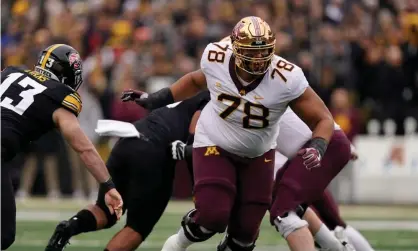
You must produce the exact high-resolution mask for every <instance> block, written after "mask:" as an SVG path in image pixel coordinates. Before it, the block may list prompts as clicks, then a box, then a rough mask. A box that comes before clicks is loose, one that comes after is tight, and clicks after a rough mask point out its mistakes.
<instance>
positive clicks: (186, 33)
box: [1, 0, 418, 251]
mask: <svg viewBox="0 0 418 251" xmlns="http://www.w3.org/2000/svg"><path fill="white" fill-rule="evenodd" d="M247 15H257V16H260V17H261V18H263V19H265V20H266V21H267V22H268V23H269V24H270V25H271V27H272V29H273V30H274V31H275V32H276V38H277V44H276V52H277V54H279V55H281V56H283V57H285V58H287V59H289V60H290V61H293V62H295V63H296V64H298V65H299V66H301V67H302V69H303V70H304V73H305V75H306V77H307V79H308V80H309V83H310V85H311V86H312V87H313V88H314V89H315V91H316V92H317V93H318V94H319V95H320V96H321V97H322V99H323V100H324V101H325V102H326V104H327V105H328V107H329V108H330V110H331V112H332V113H333V115H334V118H335V120H336V121H337V123H339V124H340V125H341V127H342V129H343V130H344V131H345V132H346V134H347V135H348V136H349V138H350V139H351V140H352V141H353V142H354V144H355V145H356V146H357V148H358V150H359V154H360V160H359V161H358V163H357V164H355V166H350V167H347V168H346V169H345V170H344V172H343V173H342V174H341V175H340V176H339V177H338V178H337V179H336V181H335V182H333V184H332V185H331V188H332V190H333V192H334V194H335V195H336V197H337V199H338V200H339V201H340V202H342V203H344V205H342V206H341V209H342V214H343V215H344V216H345V217H346V218H348V219H349V223H350V222H351V223H353V225H355V226H358V227H359V228H360V229H362V230H363V231H364V233H365V235H366V236H367V237H369V239H370V241H371V242H372V244H373V245H374V246H375V247H376V248H377V249H379V250H418V213H417V212H418V209H417V205H418V185H417V184H418V182H417V180H418V159H417V158H418V152H417V151H418V139H417V133H418V130H417V120H418V1H416V0H276V1H267V0H264V1H263V0H257V1H254V0H239V1H238V0H235V1H233V0H206V1H205V0H154V1H151V0H125V1H123V0H16V1H12V0H8V1H7V0H5V1H2V2H1V26H2V27H1V28H2V29H1V65H2V68H4V67H6V66H8V65H21V66H24V67H33V65H34V63H35V62H36V58H37V56H38V52H39V51H40V50H42V49H43V48H45V47H46V46H48V45H49V44H52V43H67V44H70V45H71V46H73V47H74V48H76V49H77V50H78V51H79V52H80V54H81V56H82V57H83V60H84V86H83V87H82V88H81V90H80V95H81V97H82V99H83V111H82V113H81V115H80V123H81V124H82V127H83V128H84V130H85V131H86V133H87V134H88V136H89V137H90V139H91V140H92V141H93V142H94V143H95V144H96V146H97V148H98V149H99V151H100V153H101V155H102V157H103V158H104V159H106V158H107V155H108V153H109V149H110V148H111V145H112V143H113V142H114V140H113V139H108V138H99V137H98V136H97V135H95V133H94V128H95V125H96V121H97V120H98V119H103V118H104V119H117V120H122V121H134V120H137V119H139V118H141V117H143V116H144V115H145V114H146V111H144V110H143V109H141V108H140V107H138V106H136V105H135V104H131V103H122V102H120V100H119V96H120V93H121V91H122V90H124V89H128V88H140V89H143V90H146V91H148V92H153V91H156V90H158V89H160V88H162V87H165V86H168V85H170V84H171V83H173V82H174V81H175V80H176V79H177V78H178V77H180V76H182V75H183V74H185V73H187V72H190V71H192V70H195V69H197V68H198V67H199V59H200V54H201V52H202V51H203V49H204V47H205V46H206V44H207V43H209V42H212V41H217V40H219V39H220V38H222V37H224V36H226V35H229V33H230V31H231V29H232V27H233V26H234V25H235V23H236V22H237V21H238V20H239V19H240V18H241V17H244V16H247ZM350 165H351V164H350ZM11 166H12V168H13V169H14V176H15V179H14V181H15V187H16V190H17V197H18V211H19V212H18V237H17V242H16V244H15V246H14V248H12V249H11V250H16V251H17V250H42V246H44V245H45V243H46V241H47V239H48V238H49V235H50V234H51V233H52V230H53V228H54V226H55V223H56V222H57V221H58V220H60V219H63V218H66V217H68V216H70V215H71V213H72V212H75V211H76V210H77V209H78V208H80V207H82V206H83V205H84V204H85V203H86V200H89V199H92V198H94V197H95V193H96V184H95V183H94V182H92V181H91V177H89V175H87V174H86V173H85V172H84V171H83V168H82V167H81V164H80V162H79V159H78V158H77V156H75V155H74V153H73V152H72V151H71V150H70V149H68V148H67V146H66V145H65V143H64V142H63V141H62V139H61V137H60V136H59V134H58V133H56V132H52V133H50V134H48V135H46V136H45V137H43V138H42V139H40V140H39V141H37V142H34V144H33V145H32V146H31V147H30V148H28V149H27V151H26V152H25V153H24V154H22V155H21V156H18V157H17V158H16V159H15V160H14V163H12V164H11ZM33 196H36V197H35V198H34V197H33ZM189 198H190V179H189V177H188V173H187V171H186V169H185V167H184V165H179V166H178V168H177V174H176V182H175V194H174V195H173V203H171V204H170V206H169V208H168V210H167V214H166V215H165V216H164V217H163V219H162V220H161V221H160V223H159V225H158V226H157V228H156V231H155V232H154V234H152V235H151V237H150V239H149V241H148V242H147V243H145V246H144V248H143V249H144V250H159V249H158V248H159V247H161V245H162V242H163V240H164V239H165V238H166V237H167V236H168V235H169V234H171V233H173V232H174V231H176V229H177V226H178V224H179V221H180V217H181V215H182V213H183V212H185V211H186V210H187V209H188V208H190V207H191V206H192V205H191V203H190V201H189ZM179 199H183V200H184V201H178V200H179ZM175 200H177V201H175ZM370 204H373V206H370ZM113 232H114V230H110V231H105V232H103V233H102V232H100V233H99V234H91V235H85V236H83V237H80V238H78V239H76V241H74V242H73V245H72V246H70V248H68V250H82V251H83V250H98V249H100V248H99V247H103V246H104V245H105V243H106V240H107V239H108V237H110V235H111V234H112V233H113ZM218 239H219V238H215V240H213V241H212V242H210V243H209V244H206V246H198V245H197V248H200V249H201V250H214V245H213V244H214V243H215V242H216V241H217V240H218ZM280 239H281V238H279V237H278V234H277V233H275V232H274V229H273V228H271V227H269V226H268V224H267V223H266V224H265V225H264V227H263V230H262V234H261V237H260V241H259V245H260V246H261V248H265V250H273V249H271V247H272V245H275V244H283V241H282V240H280ZM280 247H281V248H282V246H280ZM274 250H278V249H277V248H276V247H275V249H274ZM279 250H281V249H279ZM283 250H286V249H283Z"/></svg>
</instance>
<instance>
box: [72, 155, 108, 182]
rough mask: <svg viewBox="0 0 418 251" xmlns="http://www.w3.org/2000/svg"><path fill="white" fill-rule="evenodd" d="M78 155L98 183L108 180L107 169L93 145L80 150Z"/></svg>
mask: <svg viewBox="0 0 418 251" xmlns="http://www.w3.org/2000/svg"><path fill="white" fill-rule="evenodd" d="M79 155H80V159H81V160H82V161H83V162H84V164H85V165H86V167H87V170H89V172H90V173H91V174H92V175H93V177H94V178H95V179H96V180H97V181H98V182H99V183H103V182H106V181H108V180H109V178H110V174H109V172H108V171H107V168H106V165H105V164H104V162H103V160H102V159H101V157H100V155H99V153H98V152H97V151H96V149H95V148H94V147H92V148H89V149H85V150H82V151H81V152H79Z"/></svg>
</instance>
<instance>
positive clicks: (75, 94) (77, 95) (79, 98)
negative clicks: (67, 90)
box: [70, 92, 83, 103]
mask: <svg viewBox="0 0 418 251" xmlns="http://www.w3.org/2000/svg"><path fill="white" fill-rule="evenodd" d="M70 95H71V97H73V98H75V99H77V101H78V102H80V103H83V102H82V101H81V97H80V95H79V94H78V93H76V92H74V93H71V94H70Z"/></svg>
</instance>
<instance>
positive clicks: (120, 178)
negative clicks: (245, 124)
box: [45, 91, 210, 251]
mask: <svg viewBox="0 0 418 251" xmlns="http://www.w3.org/2000/svg"><path fill="white" fill-rule="evenodd" d="M128 96H129V95H127V96H126V97H127V98H126V99H125V101H129V100H131V99H130V97H128ZM209 99H210V97H209V92H207V91H204V92H201V93H199V94H198V95H196V96H194V97H192V98H190V99H188V100H185V101H183V102H179V103H174V104H171V105H168V106H166V107H162V108H159V109H156V110H154V111H152V112H151V113H150V114H149V115H148V116H147V117H145V118H144V119H142V120H139V121H137V122H135V123H133V125H134V126H135V128H136V130H137V131H138V132H139V133H140V137H139V138H136V137H131V138H121V139H120V140H119V141H118V142H117V143H116V145H115V146H114V148H113V149H112V152H111V154H110V157H109V160H108V161H107V168H108V169H109V173H110V174H111V175H112V177H113V180H114V182H115V185H116V188H117V189H118V190H119V191H120V193H121V195H122V198H123V200H124V202H125V205H124V207H123V212H125V211H126V210H127V212H128V213H127V220H126V225H125V227H124V228H123V229H122V230H121V231H119V232H118V233H117V234H116V235H115V236H114V237H113V238H112V240H110V242H109V243H108V244H107V246H106V249H105V250H107V251H116V250H135V249H136V248H137V247H138V246H139V245H140V244H141V243H142V242H143V241H144V240H145V238H147V236H148V235H149V234H150V233H151V231H152V229H153V227H154V225H155V224H156V223H157V222H158V220H159V219H160V217H161V215H162V213H163V212H164V210H165V208H166V206H167V203H168V201H169V200H170V197H171V193H172V186H173V179H174V172H175V171H174V168H175V164H176V161H175V160H173V158H172V152H171V151H172V150H171V146H170V143H171V142H173V141H176V140H181V141H183V142H184V141H186V140H187V139H188V137H189V135H190V133H194V128H195V125H196V122H197V119H198V117H199V114H200V112H199V111H200V110H201V109H202V108H203V107H204V106H205V105H206V104H207V102H208V101H209ZM174 150H176V149H174ZM102 195H103V191H101V190H99V196H98V199H97V202H96V204H95V205H90V206H88V207H87V208H86V209H83V210H81V211H80V212H78V213H77V214H76V215H74V216H73V217H71V218H70V219H69V220H68V221H62V222H61V223H59V224H58V226H57V227H56V229H55V232H54V233H53V235H52V237H51V239H50V241H49V243H48V246H47V247H46V249H45V250H46V251H61V250H63V249H64V247H65V245H66V244H67V243H68V241H69V239H70V238H71V237H72V236H74V235H77V234H80V233H85V232H90V231H97V230H100V229H104V228H110V227H112V226H113V225H115V222H116V221H114V220H113V219H112V218H111V217H110V213H109V211H108V209H107V207H106V206H105V204H104V201H103V198H102Z"/></svg>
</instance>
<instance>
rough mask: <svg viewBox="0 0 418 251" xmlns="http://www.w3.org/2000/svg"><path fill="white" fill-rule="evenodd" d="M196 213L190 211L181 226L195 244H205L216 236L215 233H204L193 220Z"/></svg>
mask: <svg viewBox="0 0 418 251" xmlns="http://www.w3.org/2000/svg"><path fill="white" fill-rule="evenodd" d="M195 213H196V209H193V210H191V211H189V212H188V213H187V214H186V215H185V216H184V217H183V220H182V221H181V226H182V228H183V231H184V235H185V236H186V237H187V239H189V240H190V241H193V242H203V241H206V240H208V239H210V238H211V237H212V236H214V235H215V234H216V232H215V231H204V230H203V229H202V228H201V227H200V226H199V225H198V224H196V223H195V222H194V220H193V218H192V217H193V215H194V214H195Z"/></svg>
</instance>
